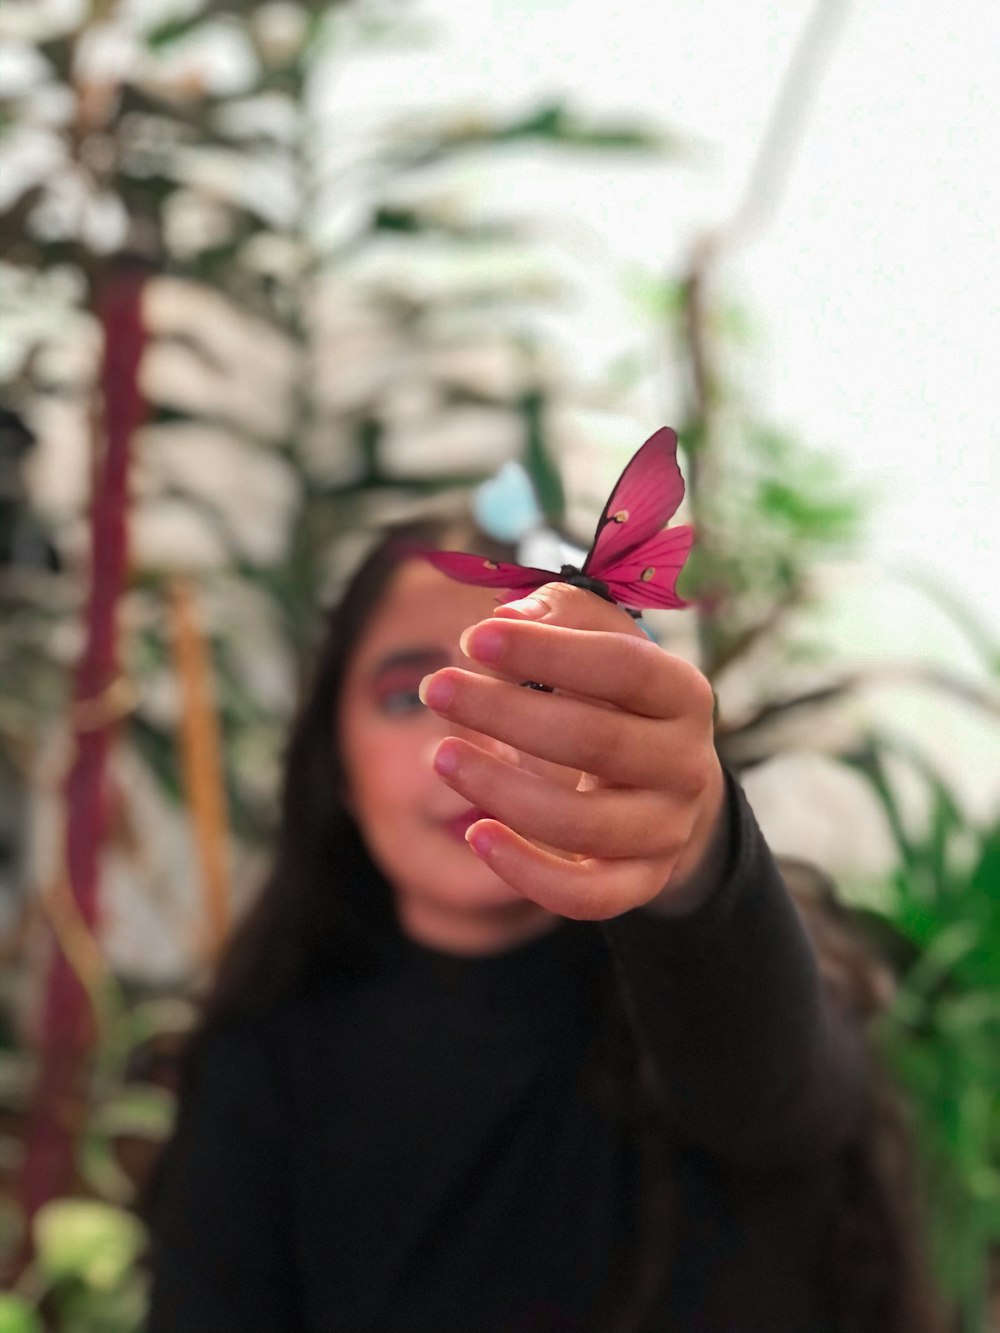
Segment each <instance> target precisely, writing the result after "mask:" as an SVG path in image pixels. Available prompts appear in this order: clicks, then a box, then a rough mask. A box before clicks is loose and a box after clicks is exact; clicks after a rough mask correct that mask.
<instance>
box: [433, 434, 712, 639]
mask: <svg viewBox="0 0 1000 1333" xmlns="http://www.w3.org/2000/svg"><path fill="white" fill-rule="evenodd" d="M683 498H684V478H683V477H682V476H681V471H680V468H679V467H678V466H677V435H676V433H675V432H674V431H672V430H671V429H670V427H669V426H662V427H661V428H660V429H659V430H658V431H656V432H655V433H654V434H653V435H651V436H650V437H649V439H648V440H647V441H646V442H645V444H643V445H642V446H641V447H640V448H639V449H638V450H637V451H636V453H635V454H633V456H632V458H631V460H630V462H629V463H628V464H627V465H626V467H625V469H624V471H623V472H622V474H621V476H620V477H619V478H618V480H617V482H615V485H614V489H613V490H612V492H611V494H610V496H609V497H608V502H607V504H606V505H605V506H604V509H603V511H602V512H601V517H600V518H599V519H598V521H597V531H596V532H595V533H594V540H593V542H592V543H591V547H590V550H589V551H588V552H587V556H586V559H585V560H584V562H583V565H582V566H581V567H580V568H577V566H576V565H563V566H562V568H561V569H560V570H558V572H557V571H556V570H552V569H536V568H533V567H531V566H530V565H515V564H507V563H504V562H502V561H495V560H486V559H484V558H483V556H481V555H470V554H468V553H467V552H465V551H428V552H426V553H425V554H426V558H427V559H428V560H429V561H430V562H431V564H432V565H434V567H435V568H436V569H439V570H441V572H442V573H443V574H447V575H449V576H450V577H451V578H453V579H458V581H459V582H460V583H476V584H479V585H481V586H483V587H486V588H505V589H507V596H505V597H501V598H500V599H499V600H500V601H501V603H503V602H512V601H514V600H515V599H517V598H519V597H524V596H525V595H526V594H528V593H530V592H533V591H534V590H535V589H536V588H540V587H541V586H542V585H543V584H545V583H552V582H560V583H571V584H573V585H574V586H575V587H577V588H586V589H588V590H589V591H590V592H593V593H596V594H597V596H598V597H603V598H604V599H605V601H608V602H614V603H616V604H617V605H618V606H621V607H624V608H625V609H626V610H628V611H630V612H631V613H633V614H637V613H638V611H639V610H640V609H642V608H644V607H656V608H660V609H667V608H673V607H683V606H687V605H688V603H687V602H686V601H685V600H684V599H683V598H682V597H679V596H678V594H677V588H676V584H677V576H678V575H679V574H680V572H681V570H682V569H683V567H684V562H685V560H686V559H687V557H688V553H689V552H690V550H691V545H692V542H693V541H694V530H693V529H692V528H690V527H687V526H681V527H676V528H666V529H665V530H663V529H664V524H666V522H667V521H668V520H669V519H670V518H671V517H672V516H673V515H674V513H675V512H676V510H677V507H678V505H679V504H680V502H681V500H683Z"/></svg>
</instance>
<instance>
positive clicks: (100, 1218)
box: [32, 1198, 146, 1290]
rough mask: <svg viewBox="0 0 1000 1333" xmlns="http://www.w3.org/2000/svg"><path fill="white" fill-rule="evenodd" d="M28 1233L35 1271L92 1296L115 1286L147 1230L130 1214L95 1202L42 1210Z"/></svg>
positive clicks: (61, 1202)
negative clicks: (72, 1281) (73, 1281)
mask: <svg viewBox="0 0 1000 1333" xmlns="http://www.w3.org/2000/svg"><path fill="white" fill-rule="evenodd" d="M32 1230H33V1233H34V1240H35V1250H36V1254H37V1257H38V1263H39V1266H40V1267H41V1269H42V1271H43V1272H44V1273H45V1274H46V1275H47V1276H48V1277H50V1278H52V1279H53V1280H54V1281H59V1280H61V1279H64V1278H74V1277H75V1278H78V1279H79V1280H80V1281H81V1282H83V1283H84V1284H85V1285H86V1286H88V1287H92V1288H95V1289H96V1290H110V1289H112V1288H114V1287H115V1286H117V1285H118V1283H119V1282H120V1281H121V1279H122V1278H123V1277H124V1276H125V1274H126V1273H127V1272H128V1271H129V1269H130V1268H131V1266H132V1264H133V1263H134V1262H135V1260H136V1259H137V1258H138V1256H139V1254H140V1253H141V1252H142V1250H143V1247H144V1245H145V1242H146V1232H145V1228H144V1227H143V1226H142V1224H141V1223H140V1222H139V1221H138V1219H137V1218H135V1217H134V1216H133V1215H132V1214H131V1213H128V1212H126V1211H125V1210H124V1209H122V1208H115V1207H112V1205H110V1204H106V1203H99V1202H97V1201H96V1200H93V1199H69V1198H67V1199H53V1200H52V1201H51V1202H49V1203H46V1204H43V1205H42V1207H41V1208H40V1209H39V1210H38V1212H37V1213H36V1214H35V1218H34V1222H33V1226H32Z"/></svg>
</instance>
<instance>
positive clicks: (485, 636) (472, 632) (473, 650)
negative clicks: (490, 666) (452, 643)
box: [459, 625, 503, 662]
mask: <svg viewBox="0 0 1000 1333" xmlns="http://www.w3.org/2000/svg"><path fill="white" fill-rule="evenodd" d="M459 647H460V648H461V649H462V652H463V653H465V655H466V657H472V658H474V659H475V660H476V661H477V662H496V661H498V660H499V657H500V654H501V652H502V651H503V635H502V634H501V633H500V632H499V630H495V629H493V628H492V626H490V625H477V626H475V627H474V628H473V629H467V630H466V631H465V633H464V634H463V635H462V637H461V639H459Z"/></svg>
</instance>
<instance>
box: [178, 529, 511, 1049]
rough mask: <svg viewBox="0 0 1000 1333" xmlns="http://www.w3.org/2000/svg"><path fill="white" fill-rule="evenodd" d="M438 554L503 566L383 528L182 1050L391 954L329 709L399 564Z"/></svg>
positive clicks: (468, 535)
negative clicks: (238, 914)
mask: <svg viewBox="0 0 1000 1333" xmlns="http://www.w3.org/2000/svg"><path fill="white" fill-rule="evenodd" d="M441 545H461V547H462V548H463V549H465V550H475V551H477V552H478V553H480V554H482V555H485V556H488V557H490V558H491V559H494V560H511V559H512V558H513V552H512V551H511V549H510V548H509V547H508V546H507V545H505V544H503V543H500V542H497V541H494V540H493V539H491V538H489V537H487V536H485V535H484V534H482V533H481V532H479V531H478V530H476V529H475V528H474V527H473V525H472V524H471V523H470V522H468V521H457V520H456V519H455V518H454V517H439V518H425V519H421V520H416V521H411V522H408V523H402V524H396V525H394V526H392V527H390V528H387V529H386V530H385V531H384V532H383V533H382V535H381V537H380V538H379V539H378V540H377V541H376V543H375V544H374V546H373V547H372V549H371V551H370V553H369V554H368V556H367V557H366V558H365V559H364V560H363V561H362V563H361V564H360V566H359V567H358V569H357V571H356V572H355V573H354V575H353V577H352V578H351V579H350V581H349V583H348V584H347V587H346V589H345V591H344V593H343V595H342V597H341V599H340V601H339V603H338V604H337V606H336V608H335V609H334V610H333V612H332V613H331V614H330V615H329V617H328V619H327V623H326V630H325V633H324V635H323V638H322V642H321V644H320V647H319V652H318V654H317V658H316V662H315V666H314V668H313V670H312V673H311V678H310V679H309V683H308V685H307V688H306V691H305V694H304V697H303V701H302V704H301V706H300V708H299V711H298V714H297V716H296V719H295V721H294V723H293V725H292V729H291V733H290V736H289V740H288V745H287V748H286V752H285V764H284V779H283V786H282V792H281V807H280V822H279V826H278V833H277V845H276V848H275V852H274V858H273V861H272V864H271V869H270V872H269V874H268V875H267V878H266V880H265V882H264V885H263V888H262V890H261V892H260V894H259V896H258V897H257V899H256V901H255V902H254V904H253V906H252V907H251V908H250V910H249V911H248V913H247V914H246V916H245V917H244V918H243V920H242V921H241V922H240V924H239V925H238V926H237V927H236V929H235V930H234V932H233V935H232V937H231V939H230V941H229V943H228V945H227V947H226V949H225V951H224V953H223V955H222V957H221V959H220V960H219V963H218V965H217V967H216V971H215V976H214V979H213V981H212V984H211V986H210V988H209V990H208V992H207V994H206V996H205V998H204V1000H203V1001H202V1004H201V1018H200V1022H199V1025H198V1030H197V1032H196V1033H195V1034H194V1038H193V1041H192V1042H190V1043H189V1050H190V1048H191V1047H193V1046H199V1045H200V1044H201V1043H202V1042H203V1041H204V1040H205V1038H207V1036H208V1035H210V1034H211V1033H212V1032H214V1031H216V1030H217V1029H218V1028H219V1027H221V1026H224V1025H226V1024H227V1023H230V1022H233V1021H238V1020H240V1019H246V1018H254V1017H259V1016H262V1015H263V1014H265V1013H268V1012H270V1011H273V1010H274V1009H276V1008H277V1007H278V1006H279V1005H280V1004H281V1003H282V1001H284V1000H286V999H287V998H288V997H289V996H292V995H296V994H300V993H302V992H303V991H305V990H308V989H309V987H310V986H312V985H313V984H317V983H320V982H322V983H324V984H330V983H335V982H336V981H337V980H338V979H342V980H345V981H349V980H351V979H356V978H357V977H359V976H361V975H364V974H366V973H369V974H370V973H371V971H372V970H373V969H377V968H378V967H379V966H381V965H382V964H383V963H384V962H385V961H386V960H387V957H389V956H391V955H392V953H393V952H394V950H396V949H397V948H398V946H399V942H400V933H399V928H398V925H397V922H396V916H395V911H394V908H393V900H392V893H391V890H390V887H389V885H388V884H387V883H386V882H385V879H384V878H383V876H382V875H381V873H380V872H379V870H378V869H377V867H376V866H375V864H374V862H373V861H372V859H371V857H370V855H369V854H368V850H367V848H366V847H365V844H364V841H363V840H362V837H361V833H360V831H359V829H358V827H357V824H356V823H355V821H354V818H353V816H352V815H351V813H350V811H349V810H348V808H347V805H346V803H345V789H346V784H345V778H344V771H343V765H342V762H341V757H340V744H339V737H338V720H337V715H338V705H339V701H340V694H341V690H342V688H343V683H344V676H345V673H346V670H347V667H348V665H349V663H350V660H351V658H352V656H353V653H354V649H355V647H356V646H357V643H358V640H359V638H360V637H361V635H362V633H363V632H364V630H365V628H366V626H367V624H368V622H369V620H370V618H371V616H372V614H373V612H374V611H375V609H376V608H377V607H378V605H379V603H380V602H381V600H382V597H383V595H384V594H385V591H386V589H387V587H388V585H389V583H390V581H391V580H392V578H393V576H394V575H395V573H396V572H397V570H398V569H399V567H400V565H401V564H402V563H403V562H404V561H406V560H409V559H413V558H414V553H415V552H416V551H418V550H419V549H421V548H424V549H426V548H428V547H438V546H441Z"/></svg>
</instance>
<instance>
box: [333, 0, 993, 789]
mask: <svg viewBox="0 0 1000 1333" xmlns="http://www.w3.org/2000/svg"><path fill="white" fill-rule="evenodd" d="M829 9H830V10H831V11H833V12H835V13H836V14H839V15H840V16H841V21H840V23H839V24H837V25H836V29H837V30H836V36H835V41H834V43H833V46H832V51H831V55H830V58H829V59H828V61H827V62H826V63H825V65H824V66H823V67H822V70H821V79H820V82H819V86H818V88H817V89H816V95H815V98H814V100H813V101H812V103H811V105H810V108H809V113H808V116H807V119H806V122H805V126H804V132H803V135H802V138H801V140H800V142H799V144H798V146H797V149H796V153H795V157H794V159H793V162H792V168H791V173H790V176H789V178H788V182H787V187H786V188H785V190H784V191H783V193H782V195H781V198H780V200H779V201H778V207H777V211H776V213H775V214H774V215H773V216H772V217H771V218H770V220H769V222H768V223H767V226H766V228H765V230H764V231H763V232H762V233H761V234H760V235H759V236H757V237H755V238H754V239H753V241H752V243H750V244H749V245H748V246H747V247H746V249H745V250H744V251H743V252H742V253H741V254H740V255H739V257H738V258H737V259H736V260H735V261H734V262H733V263H732V264H731V265H730V267H729V269H728V272H727V276H728V279H729V287H730V291H731V294H732V295H733V296H734V297H736V298H737V299H740V300H741V301H744V302H746V303H748V304H749V306H750V308H751V311H752V313H753V315H754V317H755V320H756V323H757V325H758V327H759V329H760V333H761V337H760V340H759V345H758V347H757V350H756V351H755V352H754V353H753V356H754V358H755V359H754V360H752V361H748V362H747V367H748V370H749V371H750V372H751V373H752V375H753V379H752V384H753V390H754V392H755V394H756V396H757V398H758V399H759V401H760V403H761V405H762V408H763V410H764V412H765V413H766V415H767V416H769V417H770V418H772V419H775V420H778V421H780V422H783V423H785V424H786V425H788V426H789V427H791V428H792V429H794V430H795V431H797V432H799V433H801V434H802V435H803V436H804V438H806V439H807V440H809V441H810V442H812V443H814V444H815V445H818V446H822V447H824V448H826V447H829V448H832V449H835V450H837V451H839V452H840V453H841V454H842V455H843V457H844V458H845V460H846V461H847V463H848V466H849V469H850V471H851V474H852V476H854V477H856V478H857V479H858V480H859V481H860V482H862V483H863V484H864V485H865V486H866V487H868V488H869V489H870V490H871V492H872V493H873V494H874V495H875V496H876V497H877V498H878V500H879V507H878V509H877V510H876V521H875V523H874V524H873V530H872V537H871V542H870V546H869V550H870V554H871V561H870V564H869V565H867V566H866V570H865V572H864V577H863V578H861V577H851V578H847V579H846V580H845V582H844V593H843V595H842V596H841V598H840V602H839V604H838V605H835V606H832V607H831V609H830V615H829V619H828V621H827V625H826V628H827V629H828V632H831V633H834V634H835V635H836V636H837V638H838V642H840V643H841V644H842V645H843V646H846V648H847V650H848V653H851V652H853V653H854V654H855V655H864V656H869V655H870V656H884V655H891V656H893V657H896V658H899V657H901V656H904V655H915V656H918V657H921V658H923V659H924V660H925V661H928V662H931V663H937V664H941V665H948V666H950V667H952V668H955V669H963V670H966V671H968V672H969V673H975V674H980V676H981V668H980V667H979V663H978V659H977V657H976V655H975V653H974V652H973V651H972V650H971V649H970V648H969V646H968V644H967V642H966V641H965V640H964V638H963V636H962V635H961V633H960V632H959V631H958V630H956V629H955V628H954V626H953V625H952V624H951V622H950V621H949V620H948V619H947V618H946V617H945V616H944V614H943V613H942V612H941V611H939V610H937V609H936V608H935V607H934V606H933V605H932V604H931V603H929V602H928V601H927V600H926V599H924V598H923V597H922V596H920V595H919V594H917V593H916V592H913V591H911V590H909V589H908V588H907V587H906V586H904V585H902V584H901V583H900V582H899V581H898V580H895V579H894V578H892V577H891V571H892V570H893V569H895V568H905V569H906V570H909V571H914V572H916V571H919V572H922V573H924V574H928V575H931V576H934V577H935V578H937V579H939V580H940V581H941V583H942V584H943V585H945V586H946V587H949V588H951V589H953V590H954V592H955V593H957V594H959V595H960V597H961V598H962V599H963V600H966V601H967V602H968V604H969V605H970V606H971V607H972V608H973V609H974V610H975V612H976V614H977V615H978V617H979V618H980V619H981V620H984V621H986V622H987V623H988V624H989V625H990V626H991V628H992V631H993V633H994V635H997V636H1000V596H998V593H997V581H998V573H1000V541H998V538H997V527H998V518H1000V427H998V424H997V421H998V408H1000V404H998V402H997V397H998V395H997V388H996V384H997V371H996V360H997V355H998V350H1000V264H998V222H997V219H998V218H1000V172H998V171H997V169H996V164H997V162H998V161H1000V79H998V78H997V57H998V54H1000V6H997V5H996V4H995V0H965V3H963V4H962V5H960V6H942V5H940V4H938V3H936V2H935V0H864V3H862V2H861V0H855V3H853V4H831V5H830V6H829ZM414 12H416V13H422V14H426V15H428V16H430V17H431V18H432V19H433V20H434V22H435V24H436V25H437V34H436V36H435V37H434V39H433V40H432V41H430V42H429V44H428V47H427V50H426V52H425V53H423V54H421V55H414V54H412V53H407V54H405V55H399V56H388V57H381V58H378V59H374V58H371V59H365V60H362V61H348V62H346V63H345V64H341V63H339V62H337V67H336V74H335V78H334V79H333V80H332V81H331V85H330V92H329V106H330V109H331V110H332V111H334V112H336V113H339V114H341V115H343V114H345V113H348V114H352V115H363V114H364V112H365V110H366V109H370V108H372V107H377V106H380V107H383V108H384V107H386V106H387V105H388V106H398V107H399V108H400V109H401V110H402V109H409V108H416V109H426V108H427V107H429V106H433V105H436V104H437V105H449V106H454V105H455V103H456V102H460V101H462V100H463V99H467V100H468V102H469V104H470V105H483V104H486V105H489V106H493V107H496V108H500V109H504V110H518V109H523V108H525V107H527V106H528V105H530V104H531V103H532V102H533V101H534V100H535V99H537V98H538V97H540V96H543V95H546V96H551V95H553V94H559V93H563V94H566V95H568V96H569V97H570V98H572V99H573V101H574V102H575V103H577V104H578V105H579V107H580V109H581V110H583V111H588V110H594V111H603V112H606V113H612V112H622V113H626V114H628V113H641V114H645V115H649V116H652V117H655V118H656V119H657V120H659V121H661V122H663V123H665V124H667V125H669V126H672V127H675V128H677V129H679V130H683V131H686V132H688V133H689V134H691V135H693V136H695V138H696V139H697V140H698V141H700V142H702V143H703V145H704V151H703V153H702V155H701V157H700V159H699V161H698V162H697V163H695V164H692V165H688V166H679V165H676V164H674V165H660V166H656V167H647V166H624V165H617V166H610V165H608V164H607V162H605V161H604V160H603V159H598V162H599V165H598V166H597V168H596V169H595V165H594V159H591V160H589V161H587V160H584V161H582V162H581V163H580V165H579V166H574V167H570V166H565V165H559V164H557V163H555V162H554V160H553V158H552V157H551V156H549V155H546V154H543V153H538V154H534V155H525V154H520V155H518V156H517V157H516V158H512V159H511V161H510V162H508V163H506V164H503V165H499V166H496V167H491V168H490V170H489V173H488V174H487V175H483V174H480V175H478V176H477V177H476V182H475V184H476V189H477V190H479V191H482V192H484V198H485V199H486V200H487V202H489V203H490V204H491V205H496V206H498V207H500V208H501V209H502V208H516V210H517V211H518V212H522V211H523V212H525V213H535V214H540V215H546V216H548V217H551V218H555V219H559V218H560V217H561V218H562V230H561V231H560V232H559V233H558V234H556V235H554V238H553V240H554V246H555V248H556V250H558V249H560V248H563V249H564V252H567V253H568V254H569V255H570V260H569V262H570V263H571V264H573V265H575V266H577V269H578V275H577V276H580V274H583V275H584V281H585V287H586V291H587V300H586V302H585V304H583V305H582V306H581V307H580V308H579V309H577V310H574V311H573V312H571V314H570V315H568V316H566V317H565V318H564V319H563V321H562V325H561V327H560V332H561V333H562V334H563V335H564V336H565V337H566V338H568V339H569V340H570V341H571V343H572V345H573V346H574V348H575V354H576V357H577V364H578V365H579V366H583V367H587V366H591V367H593V369H594V370H595V371H596V370H597V369H599V368H600V367H601V366H603V365H606V364H607V362H608V361H609V360H610V359H611V357H612V356H613V355H614V353H615V352H616V351H617V350H619V349H620V348H621V347H622V346H624V345H628V344H629V343H630V342H632V341H634V338H635V333H636V327H637V326H636V324H635V318H634V315H633V314H632V313H630V310H629V307H628V306H627V305H626V304H625V303H624V302H623V300H622V298H621V295H620V281H619V280H620V278H621V275H622V272H623V270H624V269H625V268H626V267H627V263H628V261H638V262H641V263H642V264H644V265H647V266H649V267H650V268H653V269H655V270H657V271H661V272H663V271H670V270H674V271H676V269H677V266H678V264H679V262H680V259H681V257H682V256H683V254H684V253H685V250H686V248H687V246H688V244H689V242H690V240H691V239H692V238H693V237H694V236H696V235H697V234H699V233H700V232H701V231H702V230H703V229H704V228H705V226H706V225H709V226H710V225H713V224H716V223H718V222H720V221H722V220H724V219H725V218H726V217H728V215H729V214H730V213H731V211H732V210H733V208H734V207H735V204H736V203H737V201H738V200H739V198H740V196H741V193H742V188H743V186H744V183H745V181H746V179H747V176H748V173H749V170H750V166H751V163H752V161H753V158H754V154H755V151H756V148H757V146H758V143H759V140H760V137H761V134H762V131H763V128H764V125H765V123H766V120H767V117H768V114H769V111H770V108H771V104H772V100H773V98H774V96H775V94H776V91H777V89H778V87H779V84H780V82H781V77H782V73H783V71H784V69H785V67H786V64H787V61H788V58H789V56H790V54H791V51H792V49H793V47H794V45H795V43H796V41H797V39H798V36H799V33H800V31H801V30H802V28H803V26H804V25H805V23H806V21H807V18H808V16H809V15H810V14H811V13H812V8H811V7H810V6H807V5H805V4H802V3H797V4H789V3H780V4H779V3H767V2H766V0H728V2H725V0H719V2H718V3H715V4H705V3H703V0H672V3H670V4H668V5H659V6H656V7H655V10H654V11H651V9H650V6H649V4H648V0H620V3H618V4H617V5H615V6H608V5H607V4H604V3H600V4H599V3H596V0H548V3H544V2H543V0H492V3H490V4H484V3H478V4H466V5H455V4H453V3H449V2H448V0H424V3H423V4H422V5H420V6H418V7H416V8H415V11H414ZM651 12H655V20H654V19H651V17H650V14H651ZM669 410H670V405H669V404H664V403H663V402H655V401H653V400H652V398H651V401H650V416H649V421H648V423H646V424H649V426H650V428H652V427H653V426H655V425H658V424H661V421H662V420H664V419H665V420H670V417H669V415H667V414H668V413H669ZM892 707H893V710H894V711H893V716H894V718H895V719H897V720H901V721H902V722H903V723H905V724H912V726H913V727H914V729H915V730H916V731H917V732H918V733H919V735H920V738H921V740H922V741H923V742H925V743H926V745H927V747H928V748H930V749H931V750H932V751H934V752H935V753H936V755H937V757H938V758H939V760H940V761H941V762H942V763H944V764H945V765H946V766H947V767H949V768H951V769H952V771H953V776H954V777H955V779H956V780H957V781H959V782H960V783H961V784H962V785H963V786H964V787H965V788H966V790H967V791H968V792H969V794H970V796H972V797H973V798H977V804H980V805H981V806H982V808H983V809H984V812H985V809H986V808H988V806H989V805H990V804H995V801H996V797H997V794H998V793H1000V754H998V749H1000V747H998V746H997V744H996V737H997V732H996V730H995V728H993V729H989V730H988V729H987V728H985V727H984V725H983V723H982V721H981V719H977V718H974V717H971V716H970V715H969V714H968V713H966V712H964V711H963V710H961V709H956V708H955V707H953V706H951V705H946V704H942V703H941V701H940V700H939V699H937V698H928V697H927V696H926V695H917V694H916V693H914V694H913V697H912V698H911V697H909V695H903V694H902V693H901V694H900V695H899V696H898V697H897V698H895V699H894V701H893V705H892ZM931 724H933V725H931Z"/></svg>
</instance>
